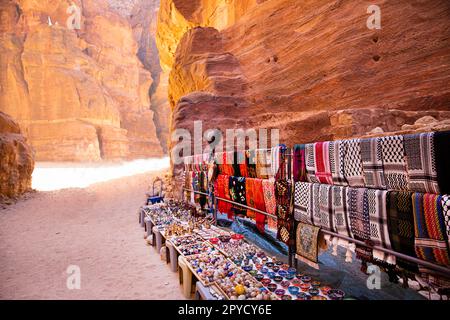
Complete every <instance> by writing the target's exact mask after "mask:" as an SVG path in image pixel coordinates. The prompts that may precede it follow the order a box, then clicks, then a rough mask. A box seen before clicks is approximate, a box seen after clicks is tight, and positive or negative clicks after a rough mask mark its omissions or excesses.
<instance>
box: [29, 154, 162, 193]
mask: <svg viewBox="0 0 450 320" xmlns="http://www.w3.org/2000/svg"><path fill="white" fill-rule="evenodd" d="M169 163H170V162H169V158H168V157H166V158H153V159H143V160H135V161H130V162H122V163H110V164H104V163H101V164H83V163H81V164H75V163H71V164H62V163H46V162H41V163H37V164H36V168H35V169H34V172H33V189H36V190H38V191H54V190H61V189H68V188H86V187H88V186H90V185H92V184H95V183H99V182H105V181H110V180H115V179H119V178H122V177H129V176H133V175H137V174H141V173H146V172H154V171H160V170H163V169H167V168H169V165H170V164H169Z"/></svg>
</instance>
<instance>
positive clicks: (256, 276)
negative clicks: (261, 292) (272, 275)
mask: <svg viewBox="0 0 450 320" xmlns="http://www.w3.org/2000/svg"><path fill="white" fill-rule="evenodd" d="M255 279H256V280H258V281H261V280H262V279H264V275H262V274H257V275H255Z"/></svg>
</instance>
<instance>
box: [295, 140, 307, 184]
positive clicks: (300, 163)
mask: <svg viewBox="0 0 450 320" xmlns="http://www.w3.org/2000/svg"><path fill="white" fill-rule="evenodd" d="M292 173H293V179H294V182H306V181H308V180H307V177H306V158H305V145H304V144H296V145H295V146H294V154H293V156H292Z"/></svg>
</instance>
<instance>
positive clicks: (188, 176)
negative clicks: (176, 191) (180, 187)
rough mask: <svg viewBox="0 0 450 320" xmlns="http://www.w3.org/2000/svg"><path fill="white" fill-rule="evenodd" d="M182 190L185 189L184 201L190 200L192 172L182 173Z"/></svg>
mask: <svg viewBox="0 0 450 320" xmlns="http://www.w3.org/2000/svg"><path fill="white" fill-rule="evenodd" d="M184 188H185V189H186V190H185V191H186V199H187V200H188V201H190V200H191V193H192V192H191V191H190V190H192V171H185V172H184Z"/></svg>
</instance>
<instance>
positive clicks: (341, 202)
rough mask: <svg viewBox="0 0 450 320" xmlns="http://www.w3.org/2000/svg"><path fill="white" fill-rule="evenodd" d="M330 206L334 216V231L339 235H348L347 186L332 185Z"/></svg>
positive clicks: (349, 234)
mask: <svg viewBox="0 0 450 320" xmlns="http://www.w3.org/2000/svg"><path fill="white" fill-rule="evenodd" d="M332 207H333V218H334V231H335V232H336V233H338V234H340V235H343V236H346V237H350V236H351V233H350V223H349V221H348V211H347V188H346V187H341V186H333V187H332Z"/></svg>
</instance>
